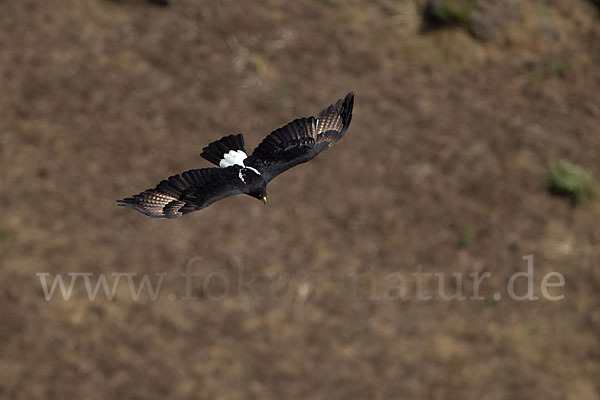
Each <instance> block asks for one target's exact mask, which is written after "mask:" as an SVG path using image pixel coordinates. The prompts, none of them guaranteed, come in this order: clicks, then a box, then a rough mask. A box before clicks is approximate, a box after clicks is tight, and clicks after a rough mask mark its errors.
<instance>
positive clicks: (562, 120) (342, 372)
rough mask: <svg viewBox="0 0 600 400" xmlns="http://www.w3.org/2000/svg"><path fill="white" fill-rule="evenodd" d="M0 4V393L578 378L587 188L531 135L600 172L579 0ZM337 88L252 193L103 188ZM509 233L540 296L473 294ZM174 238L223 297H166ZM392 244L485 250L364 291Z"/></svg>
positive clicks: (397, 387) (382, 270)
mask: <svg viewBox="0 0 600 400" xmlns="http://www.w3.org/2000/svg"><path fill="white" fill-rule="evenodd" d="M463 4H464V2H463ZM0 6H1V7H2V11H1V12H0V29H1V31H0V110H1V111H0V182H1V188H2V189H1V194H0V201H1V203H0V204H2V208H3V212H2V218H1V219H0V263H1V268H0V298H1V299H2V300H1V302H0V316H1V323H0V397H2V398H7V399H73V398H77V399H106V398H116V399H246V398H249V399H252V398H255V399H282V398H310V399H353V398H356V399H481V398H486V399H508V398H510V399H531V398H544V399H579V400H588V399H598V398H599V393H600V385H599V382H600V346H599V345H600V343H599V337H600V299H599V296H598V291H599V290H600V268H599V265H598V260H599V257H600V245H599V243H600V227H599V224H598V217H599V215H600V206H599V205H598V200H596V201H592V202H588V203H587V204H584V205H581V206H577V207H573V206H572V205H571V204H570V203H569V202H568V201H567V200H565V199H563V198H560V197H555V196H551V195H550V194H548V193H547V191H546V190H545V187H544V176H545V174H546V169H547V165H548V163H550V162H552V161H554V160H558V159H567V160H570V161H572V162H575V163H577V164H579V165H581V166H584V167H585V168H588V169H590V170H591V171H592V173H593V174H594V175H595V176H596V177H598V176H600V165H599V163H598V156H599V155H600V128H599V121H600V102H599V96H598V93H599V92H600V72H599V71H600V70H599V68H598V65H599V63H600V23H599V22H600V19H599V12H598V11H599V10H598V8H597V3H594V2H590V1H585V0H556V1H550V0H547V1H510V0H498V1H476V2H475V3H473V4H472V5H471V6H472V7H473V8H472V9H471V12H470V14H469V16H468V18H466V19H465V20H464V21H458V26H456V27H454V28H450V29H424V28H425V27H424V26H423V25H422V13H423V10H424V7H425V2H416V3H415V2H409V1H403V0H373V1H364V0H335V1H334V0H328V1H318V0H314V1H308V0H306V1H293V2H291V1H283V0H268V1H260V2H259V1H247V2H245V1H244V2H242V1H230V0H223V1H192V0H173V1H172V2H171V5H170V6H169V7H159V6H156V5H152V4H149V3H147V2H143V1H141V0H140V1H136V0H122V1H109V0H55V1H34V0H19V1H3V2H0ZM350 90H353V91H354V92H355V94H356V103H355V108H354V110H355V112H354V119H353V122H352V126H351V128H350V130H349V132H348V134H347V135H346V136H345V138H344V140H342V141H341V142H340V143H338V145H337V146H336V147H335V148H333V149H332V150H330V151H328V152H327V153H325V154H324V155H322V156H321V157H319V158H318V159H316V160H314V161H312V162H311V163H310V164H306V165H303V166H300V167H297V168H296V169H293V170H291V171H289V172H288V173H286V174H285V175H283V176H281V177H279V178H278V179H277V180H275V181H274V182H273V183H271V184H270V185H269V193H270V196H269V204H268V206H266V207H265V206H263V205H262V203H260V202H259V201H257V200H255V199H251V198H249V197H241V196H238V197H236V198H230V199H227V200H225V201H221V202H219V203H217V204H215V205H213V206H211V207H210V208H208V209H206V210H203V211H201V212H198V213H194V214H191V215H189V216H187V217H185V218H182V219H178V220H172V221H160V220H153V219H150V218H147V217H144V216H142V215H141V214H138V213H135V212H133V211H131V210H127V209H124V208H119V207H117V206H116V205H115V200H116V199H118V198H122V197H125V196H129V195H131V194H133V193H138V192H139V191H141V190H144V189H146V188H149V187H153V186H154V185H155V184H156V183H158V181H159V180H161V179H163V178H166V177H167V176H169V175H172V174H175V173H179V172H181V171H184V170H187V169H192V168H200V167H206V166H208V163H207V162H206V161H204V160H202V159H201V158H200V157H199V153H200V151H201V148H202V147H203V146H205V145H206V144H207V143H209V142H210V141H212V140H215V139H218V138H220V137H221V136H223V135H225V134H229V133H235V132H244V133H245V136H246V142H247V146H248V147H249V148H252V147H253V146H254V145H256V144H257V143H258V142H259V141H260V140H262V138H263V137H264V136H265V135H266V134H267V133H268V132H270V131H271V130H272V129H275V128H277V127H279V126H281V125H283V124H285V123H287V122H288V121H290V120H292V119H294V118H297V117H300V116H307V115H311V114H314V113H317V112H318V111H319V110H320V109H322V108H323V107H325V106H327V105H328V104H330V103H331V102H333V101H335V100H336V99H337V98H339V97H342V96H343V95H344V94H345V93H347V92H348V91H350ZM528 254H533V255H534V259H535V293H536V294H537V295H540V282H541V279H542V277H543V275H544V274H545V273H547V272H550V271H557V272H560V273H562V274H563V275H564V277H565V281H566V284H565V287H564V288H562V289H558V288H556V289H557V290H556V291H553V292H552V293H554V294H564V295H565V299H564V300H561V301H556V302H552V301H548V300H545V299H543V298H541V299H540V300H538V301H529V302H527V301H524V302H518V301H514V300H511V299H508V297H507V296H506V295H505V296H504V298H502V299H501V300H500V301H494V300H492V298H491V294H493V293H496V292H499V293H504V294H505V287H506V282H507V280H508V279H509V277H510V276H511V275H512V274H514V273H515V272H518V271H524V270H525V268H526V263H525V261H524V260H523V259H522V257H523V256H525V255H528ZM194 257H203V260H202V261H197V262H194V263H193V269H194V271H195V272H198V273H201V274H203V276H204V277H206V276H207V274H209V273H214V272H219V273H221V274H223V275H221V276H225V277H227V278H228V279H230V282H231V288H230V291H229V292H228V293H229V294H228V295H227V296H223V298H219V299H214V298H210V296H207V295H206V293H205V292H204V289H203V287H202V282H204V281H203V278H202V277H198V278H195V279H196V280H195V281H194V288H193V294H194V295H195V296H198V299H197V300H195V301H182V300H181V299H180V297H181V296H183V294H184V290H185V285H184V284H183V280H182V278H181V277H180V274H181V273H182V272H184V271H185V268H186V265H187V264H188V262H190V260H192V261H193V260H196V259H194ZM419 265H422V268H423V270H424V271H426V272H440V273H445V274H452V273H464V274H467V273H472V272H477V271H479V272H484V271H489V272H491V273H492V277H491V278H490V279H489V280H487V281H486V282H485V283H484V284H483V286H482V289H481V290H482V294H484V295H485V296H486V300H485V301H442V300H441V299H440V298H438V297H436V296H434V298H433V299H432V300H430V301H419V300H418V299H416V298H415V297H414V294H413V293H411V292H409V295H408V296H405V297H403V298H400V299H390V298H385V296H382V294H385V293H387V292H386V290H388V289H389V287H390V281H389V279H387V278H388V277H389V276H390V274H393V273H401V274H404V275H405V276H406V277H407V281H409V282H413V279H412V278H411V273H413V272H414V271H415V270H416V268H417V266H419ZM240 270H243V273H244V274H245V278H244V279H245V280H249V279H250V278H251V277H254V280H253V281H252V283H251V284H250V285H249V286H250V289H248V288H246V287H242V288H241V289H240V288H237V286H235V285H236V282H237V281H238V278H239V277H238V275H239V271H240ZM38 272H48V273H50V274H51V277H53V276H54V274H63V275H65V277H66V274H67V273H73V272H92V273H94V274H95V275H94V276H95V277H97V276H98V274H102V273H104V274H107V275H108V277H109V281H110V282H112V281H111V280H110V277H111V275H110V274H111V273H114V272H123V273H133V272H135V273H138V274H139V275H138V276H141V274H144V273H148V274H151V276H152V277H153V279H154V276H155V275H154V274H155V273H167V274H168V276H167V277H166V278H165V279H164V282H163V286H162V288H161V290H160V293H159V296H158V298H157V300H156V301H152V300H151V299H150V297H149V296H148V295H144V294H143V295H142V296H141V297H140V299H139V300H138V301H133V300H132V298H131V296H130V295H129V294H128V293H129V290H128V287H127V285H126V284H125V283H123V284H121V285H119V287H118V291H117V295H116V296H115V298H114V299H113V300H112V301H108V300H107V299H106V298H105V296H104V295H103V294H102V293H101V294H99V295H98V298H97V299H96V300H94V301H90V300H89V299H88V297H87V295H86V294H85V287H84V285H83V284H81V281H80V282H79V283H78V284H75V286H74V289H73V294H72V298H71V299H70V300H68V301H64V300H62V298H60V296H57V295H55V297H54V298H53V299H52V300H51V301H49V302H47V301H46V300H45V299H44V295H43V292H42V288H41V285H40V279H39V278H38V277H37V276H36V273H38ZM357 274H369V276H371V277H372V278H373V280H374V281H375V283H374V287H370V286H369V285H370V281H369V280H368V279H367V280H366V281H364V280H363V281H361V283H360V284H359V285H358V286H357V287H358V291H357V293H354V294H353V291H352V285H349V282H350V281H351V277H352V276H357ZM95 279H96V278H94V280H93V282H95ZM349 279H350V280H349ZM220 282H221V281H219V280H213V281H211V282H210V285H207V287H208V289H210V290H212V291H213V292H211V293H217V294H218V293H224V287H223V285H219V283H220ZM274 282H275V283H274ZM49 283H51V282H50V281H49ZM413 283H414V282H413ZM411 284H412V283H411ZM435 284H436V281H435V280H434V279H432V280H426V281H425V285H426V287H428V288H430V289H432V291H433V292H434V289H435V287H436V286H435ZM454 286H455V285H454ZM463 286H464V290H465V292H466V294H467V295H468V294H470V293H471V291H472V287H471V286H472V285H471V284H470V283H469V282H464V283H463ZM524 286H525V285H524V283H523V282H521V283H519V285H518V288H519V290H521V291H522V290H524V289H525V287H524ZM273 287H275V288H276V289H277V290H276V291H275V292H276V293H273ZM448 287H449V289H448V290H449V291H450V292H451V289H452V288H453V286H452V283H451V282H450V283H449V284H448ZM170 293H174V294H176V295H177V298H176V300H175V301H171V300H170V298H169V297H168V294H170ZM434 293H435V292H434Z"/></svg>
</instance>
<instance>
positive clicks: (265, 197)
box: [263, 196, 267, 204]
mask: <svg viewBox="0 0 600 400" xmlns="http://www.w3.org/2000/svg"><path fill="white" fill-rule="evenodd" d="M263 203H265V204H267V196H264V197H263Z"/></svg>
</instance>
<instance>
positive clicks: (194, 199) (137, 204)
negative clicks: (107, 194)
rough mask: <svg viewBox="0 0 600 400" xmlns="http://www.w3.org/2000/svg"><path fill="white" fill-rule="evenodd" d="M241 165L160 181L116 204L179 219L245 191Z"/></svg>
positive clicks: (148, 213) (159, 216) (186, 173)
mask: <svg viewBox="0 0 600 400" xmlns="http://www.w3.org/2000/svg"><path fill="white" fill-rule="evenodd" d="M240 168H241V167H240V166H232V167H227V168H202V169H193V170H190V171H186V172H184V173H182V174H180V175H173V176H171V177H169V178H168V179H165V180H163V181H161V182H160V183H159V184H158V185H157V186H156V187H155V188H154V189H148V190H146V191H144V192H142V193H140V194H136V195H134V196H132V197H128V198H126V199H123V200H117V203H119V205H120V206H126V207H129V208H132V209H134V210H136V211H139V212H141V213H143V214H146V215H148V216H150V217H154V218H176V217H179V216H181V215H184V214H187V213H190V212H192V211H197V210H201V209H203V208H205V207H208V206H209V205H211V204H212V203H214V202H216V201H218V200H221V199H224V198H226V197H229V196H233V195H236V194H241V193H246V192H247V186H246V184H245V183H244V182H243V181H242V180H240V178H239V172H240Z"/></svg>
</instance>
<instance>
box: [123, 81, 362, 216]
mask: <svg viewBox="0 0 600 400" xmlns="http://www.w3.org/2000/svg"><path fill="white" fill-rule="evenodd" d="M353 105H354V94H353V93H352V92H350V93H348V94H347V95H346V96H345V97H344V98H343V99H339V100H338V101H337V102H336V103H334V104H331V105H330V106H329V107H327V108H325V109H324V110H323V111H321V112H320V113H319V115H318V116H317V117H314V116H313V117H307V118H299V119H296V120H294V121H292V122H290V123H288V124H287V125H285V126H283V127H282V128H279V129H276V130H274V131H273V132H271V133H270V134H269V135H268V136H267V137H266V138H265V139H264V140H263V141H262V142H261V143H260V144H259V145H258V146H257V147H256V148H255V149H254V151H253V152H252V154H251V155H250V156H248V155H247V153H246V149H245V144H244V136H243V135H242V134H241V133H239V134H235V135H229V136H225V137H223V138H221V139H219V140H217V141H214V142H212V143H210V144H209V145H208V146H206V147H205V148H204V149H203V150H202V154H201V156H202V157H203V158H205V159H206V160H208V161H210V162H211V163H213V164H215V165H216V166H217V167H218V168H214V167H213V168H201V169H192V170H189V171H186V172H183V173H181V174H178V175H173V176H171V177H169V178H168V179H165V180H163V181H161V182H160V183H159V184H158V185H157V186H156V187H155V188H153V189H148V190H146V191H144V192H141V193H139V194H136V195H134V196H132V197H127V198H125V199H122V200H117V203H118V205H120V206H125V207H129V208H132V209H134V210H136V211H139V212H141V213H143V214H145V215H148V216H150V217H153V218H176V217H179V216H182V215H185V214H188V213H191V212H193V211H198V210H202V209H203V208H206V207H208V206H209V205H211V204H213V203H215V202H217V201H219V200H221V199H224V198H226V197H230V196H234V195H237V194H247V195H249V196H252V197H254V198H256V199H259V200H261V201H263V202H264V203H265V204H266V203H267V184H268V183H269V182H270V181H271V180H273V178H275V177H276V176H277V175H279V174H281V173H283V172H285V171H287V170H288V169H290V168H292V167H293V166H295V165H298V164H302V163H305V162H307V161H310V160H312V159H313V158H315V157H316V156H317V155H318V154H319V153H321V152H323V151H325V150H327V149H328V148H330V147H331V146H333V145H334V144H336V143H337V142H338V140H340V139H341V138H342V137H343V136H344V134H345V133H346V130H348V126H349V125H350V120H351V119H352V107H353Z"/></svg>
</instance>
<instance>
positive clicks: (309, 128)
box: [244, 92, 354, 181]
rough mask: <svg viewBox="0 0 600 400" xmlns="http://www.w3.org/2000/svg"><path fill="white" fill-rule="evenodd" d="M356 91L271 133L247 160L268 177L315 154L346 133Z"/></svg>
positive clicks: (272, 176)
mask: <svg viewBox="0 0 600 400" xmlns="http://www.w3.org/2000/svg"><path fill="white" fill-rule="evenodd" d="M353 105H354V94H353V93H352V92H350V93H348V94H347V95H346V97H344V98H343V99H339V100H338V101H337V102H336V103H335V104H332V105H330V106H329V107H327V108H326V109H324V110H323V111H321V112H320V113H319V116H318V117H316V118H315V117H308V118H301V119H296V120H294V121H292V122H290V123H289V124H287V125H285V126H284V127H282V128H279V129H277V130H275V131H273V132H271V133H270V134H269V136H267V137H266V138H265V139H264V140H263V141H262V142H261V143H260V144H259V145H258V147H256V149H254V152H253V153H252V155H251V156H250V157H248V159H247V160H245V161H244V163H245V164H246V165H248V166H251V167H254V168H256V169H258V170H259V171H260V173H261V174H262V175H263V176H264V177H265V179H266V180H267V181H270V180H272V179H273V178H275V177H276V176H277V175H279V174H281V173H282V172H284V171H286V170H288V169H290V168H291V167H293V166H295V165H298V164H301V163H304V162H307V161H309V160H311V159H313V158H315V157H316V156H317V155H318V154H319V153H320V152H322V151H324V150H327V149H328V148H330V147H331V146H333V145H334V144H335V143H337V141H338V140H340V139H341V138H342V136H344V133H346V130H347V129H348V126H349V125H350V121H351V119H352V107H353Z"/></svg>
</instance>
